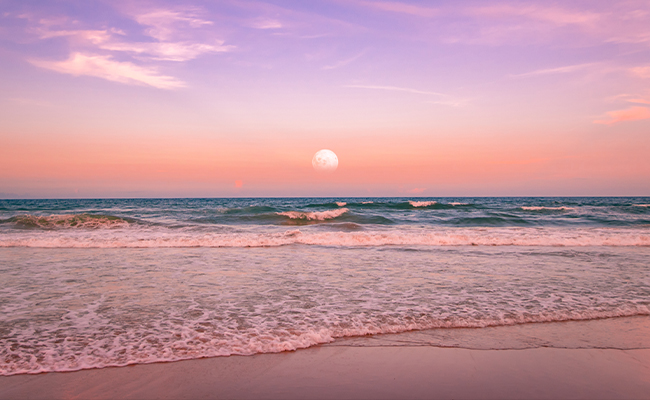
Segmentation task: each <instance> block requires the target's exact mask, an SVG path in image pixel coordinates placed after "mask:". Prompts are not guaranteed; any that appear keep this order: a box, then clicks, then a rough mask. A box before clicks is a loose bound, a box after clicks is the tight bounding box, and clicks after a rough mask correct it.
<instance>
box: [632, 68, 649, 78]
mask: <svg viewBox="0 0 650 400" xmlns="http://www.w3.org/2000/svg"><path fill="white" fill-rule="evenodd" d="M630 71H631V72H632V73H633V74H635V75H637V76H640V77H641V78H644V79H648V78H650V67H636V68H632V69H630Z"/></svg>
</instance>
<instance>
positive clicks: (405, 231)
mask: <svg viewBox="0 0 650 400" xmlns="http://www.w3.org/2000/svg"><path fill="white" fill-rule="evenodd" d="M296 218H301V217H300V216H297V217H296ZM303 218H307V217H306V216H305V217H303ZM323 218H324V217H323ZM359 227H360V226H359ZM356 228H357V226H344V227H342V229H337V227H336V226H334V227H331V229H332V230H333V229H337V231H325V232H324V231H323V229H303V230H300V229H293V230H286V231H280V230H277V229H273V230H271V231H269V229H267V231H266V232H260V231H259V229H258V230H256V231H235V232H228V233H222V232H214V231H208V230H182V229H181V230H172V229H167V228H161V227H155V228H154V227H147V228H144V229H122V230H119V229H117V230H104V231H102V230H94V231H90V232H88V231H85V232H84V231H77V230H68V231H63V230H62V231H57V232H47V231H40V232H38V231H36V232H30V231H23V232H21V231H16V232H11V233H6V232H5V233H3V232H0V247H45V248H65V247H71V248H74V247H97V248H120V247H125V248H127V247H132V248H140V247H141V248H147V247H151V248H165V247H169V248H174V247H178V248H182V247H275V246H285V245H317V246H343V247H355V246H542V247H544V246H569V247H571V246H578V247H579V246H650V231H648V230H647V229H633V228H543V229H540V228H534V227H528V228H512V227H503V228H500V227H499V228H497V227H493V228H439V229H427V228H418V229H413V228H409V227H403V226H402V228H399V227H397V228H396V229H385V230H360V229H359V230H357V229H356ZM341 230H342V231H341Z"/></svg>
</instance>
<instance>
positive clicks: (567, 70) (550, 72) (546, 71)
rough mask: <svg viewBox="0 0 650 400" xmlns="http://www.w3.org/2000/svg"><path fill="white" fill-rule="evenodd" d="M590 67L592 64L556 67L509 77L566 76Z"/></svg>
mask: <svg viewBox="0 0 650 400" xmlns="http://www.w3.org/2000/svg"><path fill="white" fill-rule="evenodd" d="M592 65H594V63H586V64H577V65H567V66H564V67H558V68H548V69H538V70H535V71H531V72H526V73H523V74H516V75H511V77H513V78H523V77H528V76H539V75H553V74H566V73H570V72H575V71H580V70H583V69H585V68H587V67H590V66H592Z"/></svg>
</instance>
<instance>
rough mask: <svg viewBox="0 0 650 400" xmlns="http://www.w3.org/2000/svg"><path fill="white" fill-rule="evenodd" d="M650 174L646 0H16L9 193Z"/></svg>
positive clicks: (204, 193) (4, 2)
mask: <svg viewBox="0 0 650 400" xmlns="http://www.w3.org/2000/svg"><path fill="white" fill-rule="evenodd" d="M320 149H329V150H332V151H334V152H335V153H336V155H337V156H338V160H339V165H338V169H337V170H336V171H335V172H333V173H329V174H327V173H319V172H317V171H315V170H314V169H313V168H312V164H311V160H312V157H313V155H314V154H315V153H316V152H317V151H318V150H320ZM644 195H645V196H648V195H650V2H648V1H647V0H643V1H638V0H631V1H599V0H589V1H571V0H567V1H558V2H553V1H486V0H482V1H372V0H310V1H298V0H295V1H294V0H284V1H282V0H269V1H235V0H233V1H229V0H223V1H185V2H179V1H173V2H172V1H120V0H117V1H115V0H111V1H92V0H88V1H13V0H1V1H0V198H104V197H258V196H264V197H267V196H270V197H283V196H360V197H370V196H406V197H417V196H430V197H438V196H644Z"/></svg>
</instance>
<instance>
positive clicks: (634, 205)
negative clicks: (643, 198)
mask: <svg viewBox="0 0 650 400" xmlns="http://www.w3.org/2000/svg"><path fill="white" fill-rule="evenodd" d="M632 206H633V207H650V204H632Z"/></svg>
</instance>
